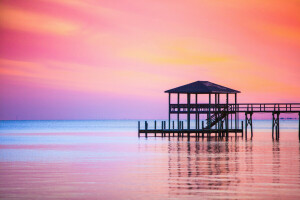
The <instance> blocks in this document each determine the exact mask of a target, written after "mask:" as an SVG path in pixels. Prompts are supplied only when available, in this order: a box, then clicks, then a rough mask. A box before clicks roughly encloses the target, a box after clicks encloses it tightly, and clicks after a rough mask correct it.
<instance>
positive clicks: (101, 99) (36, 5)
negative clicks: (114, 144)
mask: <svg viewBox="0 0 300 200" xmlns="http://www.w3.org/2000/svg"><path fill="white" fill-rule="evenodd" d="M299 7H300V3H299V1H297V0H295V1H294V0H290V1H284V0H283V1H277V0H271V1H261V0H254V1H247V2H246V1H240V0H235V1H233V0H228V1H212V0H204V1H199V0H189V1H182V0H181V1H179V0H169V1H167V0H162V1H153V0H143V1H141V0H130V1H129V0H103V1H94V0H84V1H83V0H35V1H33V0H26V1H24V0H14V1H9V0H2V1H1V3H0V92H1V96H0V110H1V112H0V119H16V117H17V118H18V119H124V118H128V119H135V118H166V117H167V99H168V97H167V94H165V93H163V92H164V91H165V90H167V89H170V88H173V87H177V86H180V85H183V84H187V83H190V82H194V81H197V80H203V81H211V82H215V83H217V84H220V85H224V86H227V87H231V88H233V89H237V90H240V91H242V93H241V94H240V95H239V102H276V103H277V102H299V99H300V66H299V64H300V56H299V55H300V14H299V13H300V12H299Z"/></svg>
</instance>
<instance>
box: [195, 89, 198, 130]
mask: <svg viewBox="0 0 300 200" xmlns="http://www.w3.org/2000/svg"><path fill="white" fill-rule="evenodd" d="M195 98H196V102H195V103H196V114H195V127H196V129H198V94H195Z"/></svg>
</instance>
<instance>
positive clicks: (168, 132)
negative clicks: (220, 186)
mask: <svg viewBox="0 0 300 200" xmlns="http://www.w3.org/2000/svg"><path fill="white" fill-rule="evenodd" d="M166 93H168V94H169V120H168V127H166V121H162V122H161V126H160V128H158V124H157V123H156V121H155V122H154V128H152V129H150V128H149V125H148V122H147V121H145V126H144V129H142V128H141V124H140V122H139V124H138V126H139V129H138V135H139V136H141V135H142V134H143V135H144V136H145V137H148V136H155V137H156V136H162V137H165V136H168V137H171V136H172V137H173V136H175V137H184V136H187V137H191V136H194V137H204V136H207V137H210V136H212V135H213V136H216V137H228V136H229V134H230V133H234V134H235V136H237V134H238V133H240V135H241V136H243V133H244V130H243V121H241V126H240V123H239V122H240V120H239V114H240V113H244V114H245V137H246V138H247V133H248V127H249V128H250V131H251V138H252V137H253V125H252V115H253V114H254V113H272V116H273V120H272V124H273V125H272V138H274V134H275V138H276V139H279V116H280V114H281V113H298V114H299V116H300V103H239V104H238V103H237V94H238V93H240V91H237V90H233V89H230V88H227V87H224V86H220V85H217V84H214V83H211V82H208V81H196V82H193V83H190V84H187V85H183V86H180V87H177V88H174V89H170V90H167V91H166ZM171 94H175V95H176V94H177V103H171ZM199 94H208V103H205V104H204V103H198V95H199ZM180 95H185V96H186V102H185V103H180ZM221 95H223V96H224V95H225V103H221ZM229 95H234V103H229ZM213 96H214V98H212V97H213ZM192 97H194V102H192V100H191V98H192ZM223 101H224V100H223ZM171 115H176V116H177V119H176V120H175V121H172V123H171ZM181 115H184V116H185V117H186V119H187V120H186V127H185V126H184V122H183V121H182V120H180V118H181ZM203 115H204V117H205V118H206V120H205V122H204V121H202V123H200V122H201V121H200V119H201V116H203ZM191 117H194V121H195V124H194V127H192V124H191ZM175 123H176V124H175ZM299 140H300V118H299Z"/></svg>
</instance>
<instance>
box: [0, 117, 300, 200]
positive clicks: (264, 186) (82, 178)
mask: <svg viewBox="0 0 300 200" xmlns="http://www.w3.org/2000/svg"><path fill="white" fill-rule="evenodd" d="M12 123H13V124H14V126H17V127H18V128H19V130H21V128H20V127H23V129H22V131H18V132H17V133H16V131H14V132H15V133H13V132H12V131H8V129H9V127H10V126H11V124H12ZM270 124H271V121H270V120H265V121H254V127H255V125H256V128H255V131H254V138H253V140H250V139H248V140H245V138H244V139H243V138H241V137H238V138H236V139H235V138H234V137H229V138H228V141H226V140H225V138H224V139H222V140H220V139H219V140H218V139H216V138H214V137H212V138H211V139H210V140H208V139H207V138H203V139H202V138H200V139H199V141H197V140H196V139H195V138H191V139H190V141H188V140H187V138H180V139H178V138H177V137H175V138H168V137H165V138H161V137H157V138H154V137H149V138H147V139H146V138H138V137H137V132H136V131H137V130H136V128H137V121H133V120H132V121H131V120H129V121H128V120H123V121H122V120H114V121H105V120H104V121H64V122H61V121H40V122H36V121H20V122H17V121H14V122H9V121H1V127H2V128H1V129H0V132H1V133H0V138H1V140H0V194H1V195H0V196H1V198H2V199H35V198H37V199H40V198H42V199H174V198H175V199H199V198H213V199H218V198H221V199H222V198H225V199H246V198H250V199H257V198H259V199H298V198H299V197H300V154H299V142H298V133H297V121H295V120H294V121H291V120H288V121H286V120H284V121H282V123H281V124H282V126H281V127H282V130H281V138H280V141H273V140H272V137H271V132H270V131H271V129H269V128H268V130H266V129H265V127H269V126H270ZM86 125H88V126H86ZM62 126H64V127H68V129H64V130H62V129H61V127H62ZM91 127H93V128H91ZM101 127H106V128H104V129H101ZM124 127H126V128H124ZM74 129H76V130H77V132H76V131H74ZM108 129H111V131H109V130H108ZM55 130H57V132H56V131H55ZM68 130H70V131H68Z"/></svg>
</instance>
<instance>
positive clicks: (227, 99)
mask: <svg viewBox="0 0 300 200" xmlns="http://www.w3.org/2000/svg"><path fill="white" fill-rule="evenodd" d="M228 101H229V97H228V93H226V111H227V115H226V137H228V128H229V127H228V125H229V124H228V116H229V113H228Z"/></svg>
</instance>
